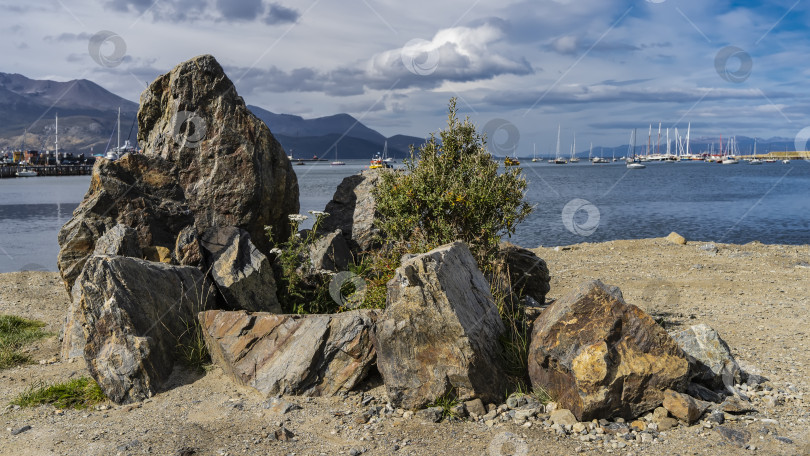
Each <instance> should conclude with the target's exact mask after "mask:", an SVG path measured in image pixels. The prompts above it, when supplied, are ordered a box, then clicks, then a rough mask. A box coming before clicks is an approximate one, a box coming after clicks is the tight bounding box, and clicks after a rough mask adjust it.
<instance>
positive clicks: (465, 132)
mask: <svg viewBox="0 0 810 456" xmlns="http://www.w3.org/2000/svg"><path fill="white" fill-rule="evenodd" d="M456 112H457V111H456V99H455V98H452V99H450V103H449V114H448V121H447V128H446V129H444V130H441V131H440V132H439V138H437V137H436V135H435V134H431V136H430V139H429V140H428V141H427V143H425V144H424V145H422V146H421V147H420V148H419V157H418V158H417V157H416V153H415V150H414V149H413V147H411V157H410V159H408V160H406V161H405V167H406V172H404V173H396V172H389V173H383V175H382V178H381V179H380V183H379V185H378V186H377V188H376V189H375V191H374V196H375V198H376V200H377V210H378V212H379V214H380V229H381V231H382V232H383V234H384V235H385V236H386V238H387V240H388V241H394V242H401V243H405V244H406V245H408V250H409V251H410V252H412V253H419V252H426V251H428V250H430V249H431V248H434V247H437V246H439V245H442V244H446V243H448V242H453V241H456V240H461V241H464V242H466V243H467V244H468V245H469V246H470V250H471V251H472V252H473V254H474V255H475V256H476V258H477V259H478V261H479V265H481V266H482V267H483V266H484V265H485V263H486V262H487V258H488V256H489V255H491V254H492V253H493V252H494V250H495V249H496V248H497V245H498V243H499V242H500V239H501V237H502V236H504V235H511V234H513V233H514V231H515V227H516V226H517V224H518V223H520V222H521V221H522V220H524V219H525V218H526V216H528V215H529V213H530V212H531V210H532V207H531V205H530V204H529V203H528V202H527V201H526V200H525V199H524V197H525V192H526V186H527V183H526V180H525V178H523V176H522V174H521V173H522V171H521V170H520V169H519V168H512V169H506V170H505V171H503V172H502V173H499V172H498V167H499V164H498V162H496V161H495V160H493V159H492V156H491V155H490V153H489V152H488V151H487V149H486V138H485V137H484V136H483V135H481V134H479V133H478V132H477V131H476V128H475V125H474V124H473V123H472V122H470V119H469V118H465V119H464V120H463V121H461V120H459V119H458V118H457V116H456Z"/></svg>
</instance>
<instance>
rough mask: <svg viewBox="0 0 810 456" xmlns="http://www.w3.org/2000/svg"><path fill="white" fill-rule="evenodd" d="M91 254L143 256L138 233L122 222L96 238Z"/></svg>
mask: <svg viewBox="0 0 810 456" xmlns="http://www.w3.org/2000/svg"><path fill="white" fill-rule="evenodd" d="M93 254H94V255H120V256H128V257H133V258H143V251H142V250H141V246H140V245H138V233H137V232H136V231H135V229H133V228H130V227H128V226H126V225H124V224H122V223H119V224H117V225H115V226H114V227H112V228H110V229H109V230H107V231H106V232H105V233H104V235H102V236H101V237H100V238H98V241H96V245H95V247H94V249H93Z"/></svg>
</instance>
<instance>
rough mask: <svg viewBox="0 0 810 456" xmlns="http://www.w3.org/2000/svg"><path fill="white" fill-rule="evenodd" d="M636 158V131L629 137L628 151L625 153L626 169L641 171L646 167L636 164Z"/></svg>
mask: <svg viewBox="0 0 810 456" xmlns="http://www.w3.org/2000/svg"><path fill="white" fill-rule="evenodd" d="M631 151H632V152H631ZM636 160H638V159H637V158H636V129H635V128H634V129H633V133H632V134H631V135H630V150H628V151H627V169H643V168H646V167H647V166H645V165H643V164H641V163H639V162H637V161H636Z"/></svg>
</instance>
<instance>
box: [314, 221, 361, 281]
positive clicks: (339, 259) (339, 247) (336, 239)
mask: <svg viewBox="0 0 810 456" xmlns="http://www.w3.org/2000/svg"><path fill="white" fill-rule="evenodd" d="M341 233H342V232H341V231H340V230H335V231H333V232H331V233H327V234H325V235H324V236H321V237H319V238H318V239H316V240H315V242H314V243H313V244H312V245H311V246H310V249H309V258H310V262H311V263H312V267H313V268H315V269H319V270H326V271H333V272H339V271H346V270H348V267H349V263H350V262H351V259H352V252H351V250H349V244H348V243H347V242H346V238H344V237H343V235H342V234H341Z"/></svg>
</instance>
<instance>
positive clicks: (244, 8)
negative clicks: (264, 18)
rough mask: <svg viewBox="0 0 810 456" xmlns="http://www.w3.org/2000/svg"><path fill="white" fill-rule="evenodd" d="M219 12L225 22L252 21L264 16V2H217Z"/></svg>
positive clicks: (247, 0) (221, 0) (229, 0)
mask: <svg viewBox="0 0 810 456" xmlns="http://www.w3.org/2000/svg"><path fill="white" fill-rule="evenodd" d="M216 7H217V10H218V11H219V13H220V14H222V18H223V19H225V20H238V21H252V20H254V19H256V17H258V16H259V15H260V14H262V12H263V10H264V8H263V7H262V0H240V1H232V0H217V3H216Z"/></svg>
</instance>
